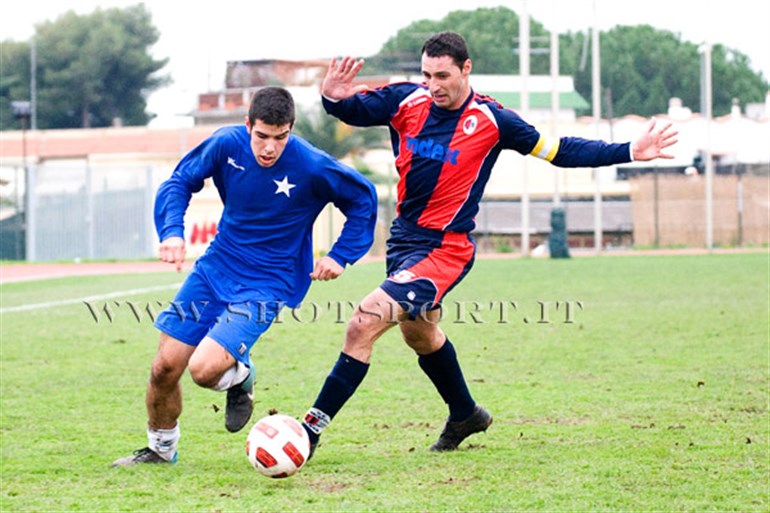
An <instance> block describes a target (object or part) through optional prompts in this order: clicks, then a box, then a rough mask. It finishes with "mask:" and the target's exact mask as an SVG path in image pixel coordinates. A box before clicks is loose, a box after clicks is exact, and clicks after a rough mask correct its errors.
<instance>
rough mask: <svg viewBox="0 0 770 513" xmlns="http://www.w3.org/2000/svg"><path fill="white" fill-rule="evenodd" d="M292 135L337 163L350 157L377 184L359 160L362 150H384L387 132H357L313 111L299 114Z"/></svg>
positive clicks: (331, 117) (309, 110) (375, 177)
mask: <svg viewBox="0 0 770 513" xmlns="http://www.w3.org/2000/svg"><path fill="white" fill-rule="evenodd" d="M294 131H295V132H296V133H297V134H298V135H300V136H301V137H303V138H305V139H307V140H308V141H310V142H311V143H313V144H314V145H316V146H318V147H319V148H321V149H322V150H324V151H325V152H326V153H328V154H329V155H331V156H332V157H334V158H336V159H341V158H344V157H347V156H349V155H352V157H353V161H354V162H355V167H356V168H358V170H359V171H360V172H361V174H363V175H364V176H366V177H367V178H369V179H370V180H372V181H374V182H377V181H379V179H378V177H377V176H375V175H374V174H373V172H372V171H371V170H370V169H368V168H367V167H366V165H365V164H364V163H363V162H362V161H361V160H360V158H359V157H360V154H361V153H363V152H364V150H370V149H375V148H384V147H386V144H387V138H388V132H387V130H386V129H385V128H383V127H367V128H358V127H352V126H350V125H346V124H344V123H342V122H340V121H338V120H337V118H335V117H334V116H328V115H326V114H325V113H323V112H319V111H317V110H314V109H305V110H299V111H298V112H297V120H296V122H295V123H294Z"/></svg>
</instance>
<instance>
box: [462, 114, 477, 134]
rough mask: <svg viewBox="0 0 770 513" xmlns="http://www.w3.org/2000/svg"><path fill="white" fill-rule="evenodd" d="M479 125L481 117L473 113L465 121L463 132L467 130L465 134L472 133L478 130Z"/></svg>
mask: <svg viewBox="0 0 770 513" xmlns="http://www.w3.org/2000/svg"><path fill="white" fill-rule="evenodd" d="M477 126H479V118H477V117H476V116H473V115H471V116H468V117H467V118H466V120H465V121H464V122H463V132H465V135H471V134H472V133H473V132H475V131H476V127H477Z"/></svg>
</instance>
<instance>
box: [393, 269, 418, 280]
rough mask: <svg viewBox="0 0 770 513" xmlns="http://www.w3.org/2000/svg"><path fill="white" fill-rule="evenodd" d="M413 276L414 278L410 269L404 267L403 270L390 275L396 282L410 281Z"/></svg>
mask: <svg viewBox="0 0 770 513" xmlns="http://www.w3.org/2000/svg"><path fill="white" fill-rule="evenodd" d="M414 278H415V275H414V273H413V272H411V271H407V270H406V269H404V270H403V271H399V272H397V273H396V274H394V275H393V276H391V277H390V279H391V280H393V281H395V282H397V283H406V282H408V281H412V280H413V279H414Z"/></svg>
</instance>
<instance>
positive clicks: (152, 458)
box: [112, 447, 179, 467]
mask: <svg viewBox="0 0 770 513" xmlns="http://www.w3.org/2000/svg"><path fill="white" fill-rule="evenodd" d="M178 459H179V453H178V452H175V453H174V457H173V458H171V459H170V460H167V459H165V458H164V457H162V456H161V455H160V454H158V453H157V452H155V451H153V450H152V449H150V448H149V447H145V448H143V449H137V450H136V451H134V452H133V453H132V454H131V455H130V456H126V457H125V458H120V459H118V460H115V461H113V462H112V466H113V467H131V466H133V465H136V464H138V463H170V464H174V463H176V462H177V460H178Z"/></svg>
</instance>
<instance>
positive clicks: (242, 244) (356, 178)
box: [155, 126, 377, 306]
mask: <svg viewBox="0 0 770 513" xmlns="http://www.w3.org/2000/svg"><path fill="white" fill-rule="evenodd" d="M206 178H212V180H213V182H214V185H215V186H216V188H217V191H218V192H219V196H220V197H221V199H222V203H223V205H224V210H223V212H222V217H221V219H220V221H219V224H218V233H217V235H216V237H215V238H214V240H213V241H212V242H211V244H210V245H209V247H208V249H207V250H206V252H205V254H204V255H203V256H201V257H200V258H199V259H198V261H197V263H196V265H197V266H198V268H199V269H201V270H202V271H203V272H204V274H205V275H206V277H207V279H208V281H209V282H210V285H211V286H212V287H213V288H214V290H215V291H216V293H217V295H218V296H219V297H220V299H222V300H223V301H233V302H241V301H248V300H249V299H252V297H251V296H252V295H253V292H254V291H255V290H258V291H260V292H261V293H269V294H271V295H273V296H274V297H277V298H283V299H284V300H285V301H286V303H287V304H288V305H289V306H296V305H297V304H298V303H299V302H301V301H302V298H304V296H305V294H306V293H307V290H308V288H309V287H310V282H311V280H310V276H309V274H310V272H311V271H312V270H313V249H312V228H313V223H314V221H315V219H316V217H317V216H318V214H319V213H320V212H321V210H322V209H323V208H324V207H325V206H326V205H327V204H329V203H333V204H334V205H335V206H336V207H337V208H338V209H340V210H341V211H342V213H343V214H344V215H345V217H346V221H345V224H344V226H343V229H342V232H341V234H340V236H339V238H338V239H337V241H336V242H335V244H334V245H333V247H332V248H331V250H330V251H329V253H328V256H329V257H331V258H333V259H334V260H335V261H336V262H338V263H339V264H340V265H342V266H343V267H345V266H346V265H347V264H352V263H353V262H355V261H356V260H358V259H359V258H361V257H362V256H363V255H364V254H366V252H367V251H368V250H369V248H370V247H371V244H372V242H373V240H374V225H375V221H376V216H377V197H376V193H375V190H374V186H373V185H372V184H371V183H370V182H369V181H368V180H366V179H365V178H364V177H363V176H362V175H361V174H360V173H358V172H357V171H355V170H354V169H352V168H349V167H347V166H345V165H343V164H341V163H339V162H338V161H336V160H335V159H333V158H332V157H331V156H329V155H328V154H326V153H324V152H322V151H320V150H319V149H317V148H315V147H314V146H312V145H311V144H310V143H308V142H307V141H305V140H304V139H302V138H300V137H297V136H295V135H293V134H291V135H290V136H289V140H288V141H287V143H286V146H285V148H284V151H283V153H282V154H281V156H280V157H279V158H278V160H277V161H276V162H275V164H274V165H272V166H271V167H262V166H260V165H259V164H258V163H257V161H256V159H255V157H254V154H253V152H252V150H251V146H250V136H249V133H248V130H247V129H246V127H245V126H231V127H225V128H221V129H219V130H217V131H216V132H215V133H214V134H213V135H211V136H210V137H209V138H208V139H206V140H205V141H203V142H202V143H201V144H200V145H198V146H197V147H196V148H194V149H193V150H192V151H190V153H188V154H187V155H186V156H185V157H184V158H182V160H181V161H180V162H179V164H178V165H177V167H176V169H175V170H174V172H173V174H172V176H171V177H170V178H169V179H168V180H167V181H165V182H164V183H163V184H162V185H161V186H160V188H159V189H158V193H157V197H156V202H155V226H156V229H157V232H158V236H159V237H160V240H161V241H163V240H165V239H167V238H168V237H173V236H176V237H184V214H185V211H186V210H187V207H188V205H189V202H190V198H191V196H192V194H193V193H195V192H198V191H200V190H201V188H202V187H203V184H204V180H205V179H206Z"/></svg>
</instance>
